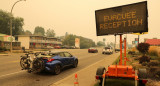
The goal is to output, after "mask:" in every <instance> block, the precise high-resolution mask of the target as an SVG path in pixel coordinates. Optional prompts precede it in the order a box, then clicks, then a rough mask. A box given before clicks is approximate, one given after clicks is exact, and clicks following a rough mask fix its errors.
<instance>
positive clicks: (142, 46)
mask: <svg viewBox="0 0 160 86" xmlns="http://www.w3.org/2000/svg"><path fill="white" fill-rule="evenodd" d="M149 46H150V45H149V44H148V43H139V44H138V46H137V49H138V51H139V52H141V53H142V54H146V53H147V52H148V50H149Z"/></svg>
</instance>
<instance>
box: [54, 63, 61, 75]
mask: <svg viewBox="0 0 160 86" xmlns="http://www.w3.org/2000/svg"><path fill="white" fill-rule="evenodd" d="M60 73H61V66H60V65H58V64H57V65H55V66H54V70H53V74H55V75H58V74H60Z"/></svg>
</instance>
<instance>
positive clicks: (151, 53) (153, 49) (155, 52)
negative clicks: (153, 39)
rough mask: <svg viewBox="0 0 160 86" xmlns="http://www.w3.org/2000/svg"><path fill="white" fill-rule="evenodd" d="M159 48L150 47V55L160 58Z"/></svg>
mask: <svg viewBox="0 0 160 86" xmlns="http://www.w3.org/2000/svg"><path fill="white" fill-rule="evenodd" d="M157 48H158V47H157V46H150V48H149V51H148V53H149V55H152V56H158V51H157Z"/></svg>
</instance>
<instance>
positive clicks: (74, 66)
mask: <svg viewBox="0 0 160 86" xmlns="http://www.w3.org/2000/svg"><path fill="white" fill-rule="evenodd" d="M77 65H78V60H75V61H74V64H73V68H76V67H77Z"/></svg>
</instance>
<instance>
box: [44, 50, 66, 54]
mask: <svg viewBox="0 0 160 86" xmlns="http://www.w3.org/2000/svg"><path fill="white" fill-rule="evenodd" d="M45 52H46V53H52V54H58V53H64V52H67V51H51V52H49V51H45Z"/></svg>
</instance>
